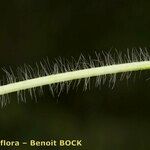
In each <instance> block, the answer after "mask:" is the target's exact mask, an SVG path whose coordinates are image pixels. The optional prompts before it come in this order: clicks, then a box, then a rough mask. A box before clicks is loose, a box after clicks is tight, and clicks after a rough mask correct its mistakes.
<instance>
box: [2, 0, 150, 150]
mask: <svg viewBox="0 0 150 150" xmlns="http://www.w3.org/2000/svg"><path fill="white" fill-rule="evenodd" d="M149 39H150V1H146V0H145V1H144V0H80V1H77V0H74V1H73V0H60V1H57V0H11V1H8V0H5V1H1V2H0V67H3V66H6V68H7V66H12V67H14V68H15V67H16V66H18V65H22V64H23V63H29V64H30V63H32V62H36V61H40V60H41V59H42V58H45V57H46V56H48V57H49V58H50V59H54V58H57V57H59V56H62V57H71V56H74V57H78V56H79V55H80V53H81V52H82V53H83V54H85V55H86V54H91V55H93V53H94V51H95V50H96V51H100V50H109V49H110V48H117V49H118V50H120V51H121V50H122V51H123V50H125V49H126V48H132V47H145V46H146V47H149ZM2 74H3V73H2V72H1V75H2ZM138 77H139V76H137V77H136V79H135V81H133V80H132V79H130V80H129V81H130V82H129V83H128V84H127V82H126V80H124V81H122V82H117V84H116V86H115V88H114V89H113V90H112V89H110V88H108V85H107V84H106V85H105V86H103V87H102V88H101V90H99V89H97V88H94V87H93V88H92V89H91V90H90V91H86V92H82V87H81V88H79V90H78V91H77V92H76V91H74V90H71V91H70V92H69V93H68V94H67V93H63V94H62V95H61V96H60V98H59V100H57V99H55V98H53V97H52V96H51V94H50V93H49V92H48V91H46V92H45V95H44V96H43V97H39V100H38V102H37V103H36V102H35V101H34V100H31V99H30V98H28V101H27V103H26V104H24V103H20V104H17V99H16V97H12V99H11V104H10V105H7V106H6V107H5V108H3V109H0V122H1V123H0V139H3V138H6V139H12V140H15V139H16V140H17V139H19V140H22V141H24V140H26V141H28V140H29V139H34V138H35V139H39V140H41V139H44V140H45V139H51V138H56V139H57V138H58V139H59V138H64V139H74V138H75V139H82V140H83V141H84V144H83V147H82V149H83V150H84V149H88V150H127V149H128V150H129V149H131V150H148V149H150V109H149V106H150V95H149V93H150V92H149V91H150V82H149V81H145V79H146V78H147V77H149V72H147V73H145V72H144V73H143V74H142V75H141V78H140V79H139V78H138ZM11 149H13V148H11ZM14 149H16V148H14ZM18 149H27V147H26V146H24V147H20V148H18ZM28 149H34V148H30V147H28ZM41 149H42V148H41ZM51 149H53V148H51ZM57 149H61V148H57ZM75 149H78V148H75Z"/></svg>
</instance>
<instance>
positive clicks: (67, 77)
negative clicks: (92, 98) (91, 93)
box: [0, 61, 150, 95]
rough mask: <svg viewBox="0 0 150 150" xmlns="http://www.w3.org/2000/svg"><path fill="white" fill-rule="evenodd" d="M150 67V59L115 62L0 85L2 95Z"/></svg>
mask: <svg viewBox="0 0 150 150" xmlns="http://www.w3.org/2000/svg"><path fill="white" fill-rule="evenodd" d="M147 69H150V61H140V62H131V63H124V64H114V65H108V66H102V67H94V68H88V69H82V70H76V71H70V72H65V73H58V74H52V75H48V76H43V77H38V78H34V79H29V80H24V81H20V82H16V83H10V84H7V85H3V86H0V95H4V94H8V93H12V92H17V91H21V90H26V89H30V88H35V87H40V86H43V85H49V84H54V83H59V82H65V81H71V80H76V79H82V78H89V77H94V76H101V75H107V74H116V73H122V72H129V71H138V70H147Z"/></svg>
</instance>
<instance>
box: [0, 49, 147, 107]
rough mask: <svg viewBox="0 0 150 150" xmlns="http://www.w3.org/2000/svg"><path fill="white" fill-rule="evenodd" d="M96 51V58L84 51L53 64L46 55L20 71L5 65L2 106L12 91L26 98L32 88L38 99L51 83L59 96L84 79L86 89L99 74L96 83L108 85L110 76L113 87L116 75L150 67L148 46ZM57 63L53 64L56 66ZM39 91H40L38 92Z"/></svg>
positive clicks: (19, 68) (1, 95)
mask: <svg viewBox="0 0 150 150" xmlns="http://www.w3.org/2000/svg"><path fill="white" fill-rule="evenodd" d="M111 53H112V52H107V53H106V52H102V54H100V53H96V52H95V56H96V57H95V58H94V59H92V58H91V57H90V56H89V57H88V59H86V58H85V57H84V56H83V55H82V54H81V56H80V57H79V59H78V60H77V61H76V60H75V59H74V58H72V59H71V61H69V60H67V59H62V58H58V59H56V61H55V62H54V63H53V65H51V63H50V62H49V59H48V58H46V59H44V60H43V61H41V62H40V63H39V64H38V63H35V65H34V66H33V67H31V66H30V65H26V64H24V65H23V67H18V68H17V71H16V73H14V72H13V71H12V69H11V68H9V71H8V70H6V69H5V68H3V71H4V72H5V73H6V81H5V80H3V81H2V82H1V86H0V97H1V105H2V106H5V105H6V104H7V103H8V102H9V94H10V93H13V92H16V93H17V97H18V100H21V101H26V91H29V94H30V96H31V98H33V99H37V93H39V94H40V95H41V94H43V93H44V91H43V86H44V85H49V89H50V91H51V93H52V95H53V96H55V95H57V96H59V95H60V93H61V92H62V91H63V90H64V89H66V91H67V92H68V91H69V89H70V87H73V88H75V87H77V86H78V85H79V84H80V82H81V79H84V90H86V89H87V88H88V86H89V87H90V78H91V77H96V81H95V85H96V87H97V86H100V85H101V84H104V83H105V82H106V80H107V76H108V75H109V81H108V82H109V86H111V87H112V88H113V87H114V85H115V82H116V74H118V73H122V75H121V76H120V80H122V79H123V78H125V77H126V78H127V79H128V78H129V77H130V76H131V72H133V71H140V70H148V69H150V55H149V53H148V51H147V49H146V48H145V49H141V48H139V49H138V50H137V49H132V50H131V52H130V51H129V49H127V51H126V53H125V54H122V53H121V52H120V53H119V52H118V51H115V52H114V53H113V54H111ZM52 66H53V67H52ZM37 90H38V92H36V91H37Z"/></svg>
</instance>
